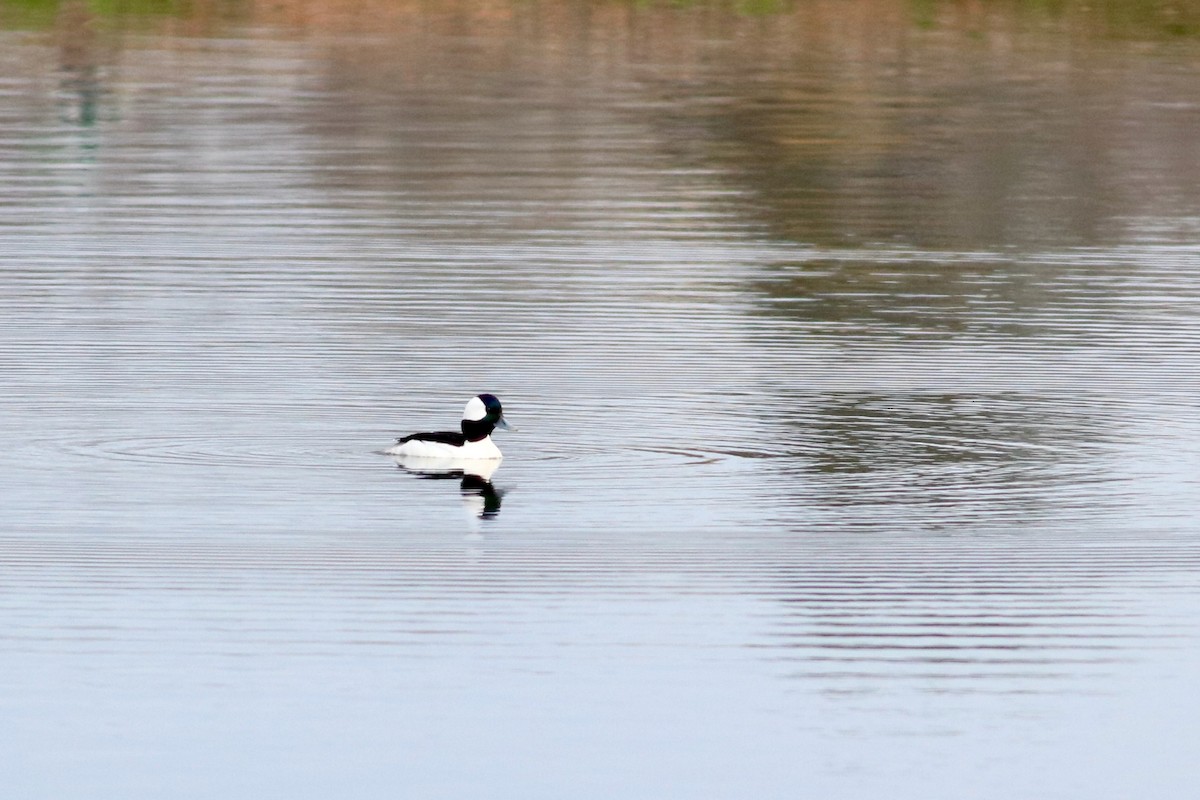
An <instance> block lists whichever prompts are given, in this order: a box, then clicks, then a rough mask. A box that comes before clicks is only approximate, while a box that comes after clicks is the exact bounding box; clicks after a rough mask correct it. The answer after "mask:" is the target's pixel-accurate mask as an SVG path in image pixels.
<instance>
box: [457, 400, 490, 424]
mask: <svg viewBox="0 0 1200 800" xmlns="http://www.w3.org/2000/svg"><path fill="white" fill-rule="evenodd" d="M486 416H487V406H485V405H484V404H483V400H481V399H479V398H478V397H472V398H471V399H470V400H468V401H467V407H466V408H464V409H463V417H462V418H463V419H465V420H470V421H471V422H478V421H479V420H481V419H483V418H484V417H486Z"/></svg>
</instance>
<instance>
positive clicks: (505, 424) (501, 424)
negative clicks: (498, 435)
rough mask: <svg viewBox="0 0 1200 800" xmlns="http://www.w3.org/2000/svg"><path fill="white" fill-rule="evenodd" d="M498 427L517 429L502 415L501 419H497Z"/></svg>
mask: <svg viewBox="0 0 1200 800" xmlns="http://www.w3.org/2000/svg"><path fill="white" fill-rule="evenodd" d="M496 427H497V428H499V429H500V430H502V431H515V430H516V428H514V427H513V426H512V425H509V424H508V420H506V419H505V418H504V417H503V416H501V417H500V419H498V420H496Z"/></svg>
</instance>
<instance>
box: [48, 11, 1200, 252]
mask: <svg viewBox="0 0 1200 800" xmlns="http://www.w3.org/2000/svg"><path fill="white" fill-rule="evenodd" d="M88 8H89V7H88V6H85V5H82V4H78V3H66V4H64V5H63V6H62V7H61V13H60V16H61V19H62V22H61V27H62V28H63V30H64V32H65V33H64V36H63V63H64V69H66V70H67V71H68V72H69V73H70V74H71V75H72V81H73V82H74V83H75V85H77V86H78V87H80V89H79V92H80V96H81V98H83V99H82V100H81V108H80V117H81V120H84V121H86V120H89V119H91V118H92V117H93V116H94V113H95V108H94V99H95V96H96V95H97V89H96V88H95V68H94V64H95V59H94V57H92V56H91V55H89V54H90V53H91V52H92V51H93V50H94V47H95V45H94V36H93V35H92V33H90V31H91V29H92V27H93V26H92V23H91V21H90V20H87V19H86V17H87V15H89V14H94V13H97V12H94V11H88V10H87V9H88ZM179 9H180V10H179V11H178V17H177V18H176V19H174V20H172V19H169V18H163V19H164V20H165V21H164V22H162V23H160V25H161V26H163V27H170V28H171V29H173V32H184V33H187V34H188V35H204V34H205V33H217V32H219V30H220V29H221V27H222V25H225V26H232V25H233V24H234V23H235V22H236V24H238V25H242V24H244V23H248V24H250V25H255V26H270V28H271V29H272V30H273V34H272V35H285V36H295V37H302V38H304V39H306V40H307V42H308V43H309V44H310V46H311V48H312V53H313V57H314V59H315V60H316V61H317V62H318V63H319V65H320V66H318V70H319V71H320V72H322V73H323V77H322V84H323V88H324V89H325V90H327V91H329V92H331V93H332V94H334V95H335V101H334V102H332V103H331V104H329V105H328V106H325V107H323V108H322V109H321V111H320V116H318V117H317V118H315V119H314V120H313V124H314V129H315V130H317V131H323V132H325V133H326V134H328V135H330V136H335V137H338V138H344V137H347V136H349V137H355V136H357V137H358V139H359V140H360V141H361V140H362V139H364V138H366V139H370V138H372V137H374V138H378V126H379V124H380V123H386V122H387V121H388V119H389V115H390V116H393V117H394V116H395V115H396V114H397V113H399V110H398V109H396V108H392V109H389V108H388V103H387V101H386V100H384V102H383V103H382V105H381V95H383V97H384V98H386V96H387V94H388V92H389V91H394V90H395V88H396V87H405V88H406V89H407V90H408V91H409V92H416V93H418V94H419V96H414V95H412V94H409V95H408V96H406V97H405V98H404V103H405V107H404V109H403V110H404V112H405V113H406V114H408V115H409V117H410V118H411V116H412V115H419V114H428V113H435V110H436V109H441V110H442V112H445V111H446V106H447V105H448V106H449V107H451V108H453V107H455V106H457V107H458V108H459V112H458V113H460V114H464V115H467V114H468V113H469V112H468V109H470V108H474V106H473V105H472V104H473V102H474V101H476V100H478V101H481V102H482V105H480V106H479V107H478V108H475V112H476V113H474V114H473V115H470V116H465V117H464V119H463V123H464V124H469V125H474V126H475V127H476V128H477V129H478V131H477V137H478V140H479V142H480V144H481V146H484V147H488V146H493V145H494V143H496V142H498V141H500V140H502V139H503V138H505V133H506V128H505V126H508V125H512V124H513V123H514V122H519V121H524V123H525V124H526V125H527V126H528V128H529V129H536V127H537V126H538V125H545V124H554V119H555V117H557V116H560V115H562V114H569V115H575V118H576V120H577V122H578V124H579V125H580V126H582V127H586V125H587V120H588V116H587V115H588V114H589V113H590V112H594V111H596V110H601V109H602V110H605V111H607V112H610V113H617V114H624V115H626V117H627V118H629V119H634V120H637V122H638V123H639V124H647V125H649V126H651V129H652V130H654V131H656V132H657V138H658V142H657V143H656V147H657V148H658V149H659V152H660V153H661V154H662V155H663V156H664V157H666V158H669V159H671V160H672V161H673V162H674V164H675V165H676V166H689V165H695V164H699V165H702V166H704V167H706V168H718V169H720V170H721V171H723V172H724V173H725V180H726V181H727V182H728V184H729V186H731V187H733V188H735V189H736V190H737V191H738V192H739V193H741V195H742V199H740V200H739V201H738V206H737V211H738V213H740V214H743V215H746V216H748V217H750V218H752V219H754V220H755V221H756V222H757V223H758V224H759V225H761V227H762V230H763V231H764V232H766V233H768V234H770V235H773V236H778V237H781V238H784V239H788V240H793V241H799V242H803V243H817V244H828V245H859V244H864V243H866V244H875V243H879V242H900V243H906V244H915V245H918V246H937V247H940V246H951V247H959V248H961V247H974V246H978V247H997V246H1037V245H1046V244H1053V245H1061V244H1103V243H1107V242H1113V241H1119V240H1122V239H1123V238H1126V237H1128V236H1130V235H1132V234H1135V233H1137V231H1138V230H1140V229H1141V227H1143V224H1142V223H1143V222H1144V220H1146V219H1148V218H1154V219H1168V220H1170V219H1179V218H1185V217H1189V216H1191V217H1194V216H1196V215H1200V188H1198V187H1200V138H1198V137H1196V136H1195V135H1194V132H1195V130H1196V128H1197V124H1198V123H1200V80H1197V74H1196V69H1195V64H1196V63H1197V56H1198V55H1200V2H1195V1H1194V0H1185V1H1184V2H1174V3H1138V2H1127V3H1119V2H1110V3H1100V4H1087V3H1083V2H1070V1H1067V2H1062V3H1052V4H1046V3H1021V2H1017V3H970V4H962V3H939V2H934V1H933V0H920V1H917V0H861V1H860V2H844V1H843V0H806V1H802V2H795V3H789V4H778V3H770V2H766V3H757V2H724V3H721V2H695V3H689V2H683V3H671V4H666V3H662V4H659V3H650V4H640V3H628V2H546V3H535V4H527V3H520V2H510V1H509V0H491V2H483V3H480V2H467V1H466V0H457V1H455V2H440V3H418V2H390V1H388V0H356V1H355V2H349V1H346V2H332V1H330V0H281V1H280V2H278V3H269V4H267V3H263V4H257V3H224V4H222V3H199V4H188V5H187V6H186V7H184V6H181V7H179ZM128 16H131V15H124V16H121V17H120V19H121V20H125V19H127V18H128ZM124 24H125V23H124V22H122V23H121V24H120V25H114V27H115V28H120V27H122V26H123V25H124ZM242 30H243V31H244V30H247V29H244V28H243V29H242ZM252 30H255V31H259V30H262V28H261V27H260V28H254V29H252ZM254 35H258V34H257V33H255V34H254ZM422 98H423V99H422ZM505 99H507V100H509V101H511V103H512V107H511V108H508V109H505V108H504V104H503V102H499V101H503V100H505ZM422 102H424V103H425V104H426V105H425V107H422ZM531 103H532V104H533V106H532V107H531V105H530V104H531ZM518 109H519V110H518ZM600 135H601V136H602V137H608V138H610V139H611V140H612V141H614V142H615V141H619V138H620V136H621V135H622V134H621V132H619V131H617V130H608V131H604V132H602V133H601V134H600ZM395 155H396V156H397V157H401V158H403V157H404V156H405V153H403V152H398V153H396V154H395ZM364 179H366V180H372V181H376V182H378V181H379V180H387V179H388V177H387V176H386V175H385V176H382V177H381V176H380V175H375V176H373V177H372V178H364ZM391 179H392V180H403V175H401V174H398V173H397V174H394V175H392V176H391ZM536 188H537V187H536V186H534V187H522V186H520V185H517V184H514V185H513V186H512V187H511V191H512V192H513V193H514V199H520V196H521V193H522V189H525V193H528V192H529V191H531V190H533V191H535V190H536ZM747 195H748V196H749V198H750V199H749V201H747V200H746V199H745V196H747Z"/></svg>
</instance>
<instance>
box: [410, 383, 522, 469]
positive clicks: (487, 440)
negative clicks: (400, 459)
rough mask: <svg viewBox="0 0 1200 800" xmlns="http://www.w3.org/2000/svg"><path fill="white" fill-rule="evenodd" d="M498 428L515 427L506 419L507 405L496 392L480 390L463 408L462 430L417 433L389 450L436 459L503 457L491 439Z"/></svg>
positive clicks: (411, 456)
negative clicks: (503, 406) (479, 393)
mask: <svg viewBox="0 0 1200 800" xmlns="http://www.w3.org/2000/svg"><path fill="white" fill-rule="evenodd" d="M496 428H502V429H504V430H512V428H511V427H510V426H509V424H508V422H507V421H506V420H505V419H504V409H502V408H501V407H500V401H499V400H497V399H496V396H495V395H491V394H481V395H479V396H478V397H472V398H471V399H470V400H468V401H467V406H466V408H464V409H463V417H462V433H455V432H454V431H439V432H436V433H414V434H412V435H411V436H405V437H404V438H403V439H397V440H396V444H395V445H394V446H393V447H392V448H391V449H390V450H388V451H387V452H388V453H389V454H391V455H394V456H407V457H410V458H437V459H490V458H503V456H502V455H501V454H500V448H498V447H496V445H495V443H494V442H493V441H492V431H493V430H495V429H496Z"/></svg>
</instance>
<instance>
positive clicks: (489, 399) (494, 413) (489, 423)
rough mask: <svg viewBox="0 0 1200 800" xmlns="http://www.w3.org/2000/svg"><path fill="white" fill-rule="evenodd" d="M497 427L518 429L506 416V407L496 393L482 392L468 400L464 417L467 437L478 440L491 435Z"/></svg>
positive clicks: (464, 432)
mask: <svg viewBox="0 0 1200 800" xmlns="http://www.w3.org/2000/svg"><path fill="white" fill-rule="evenodd" d="M496 428H500V429H501V430H516V429H515V428H513V427H512V426H511V425H509V424H508V420H506V419H505V418H504V409H503V408H502V407H501V406H500V401H499V400H498V399H496V395H494V394H481V395H478V396H477V397H472V398H471V399H470V400H468V401H467V407H466V408H464V409H463V418H462V432H463V435H464V436H466V437H467V439H469V440H471V441H473V442H474V441H478V440H480V439H482V438H484V437H485V436H490V435H491V433H492V431H493V430H495V429H496Z"/></svg>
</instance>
